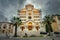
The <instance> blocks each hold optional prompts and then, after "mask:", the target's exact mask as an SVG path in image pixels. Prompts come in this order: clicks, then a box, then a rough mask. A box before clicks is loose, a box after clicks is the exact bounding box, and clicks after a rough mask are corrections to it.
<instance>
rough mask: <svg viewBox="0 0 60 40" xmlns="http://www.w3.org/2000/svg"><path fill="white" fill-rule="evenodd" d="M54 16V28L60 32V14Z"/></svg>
mask: <svg viewBox="0 0 60 40" xmlns="http://www.w3.org/2000/svg"><path fill="white" fill-rule="evenodd" d="M52 18H53V19H54V20H55V22H53V23H52V28H53V31H54V32H60V15H53V16H52Z"/></svg>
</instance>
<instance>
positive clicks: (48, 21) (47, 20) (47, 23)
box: [43, 15, 55, 35]
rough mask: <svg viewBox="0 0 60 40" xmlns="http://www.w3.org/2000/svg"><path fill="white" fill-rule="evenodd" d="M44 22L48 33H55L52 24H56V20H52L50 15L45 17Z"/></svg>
mask: <svg viewBox="0 0 60 40" xmlns="http://www.w3.org/2000/svg"><path fill="white" fill-rule="evenodd" d="M43 20H44V21H43V23H44V24H45V28H46V32H47V33H49V35H50V32H53V29H52V26H51V23H52V22H55V20H54V19H53V18H52V16H49V15H48V16H45V18H44V19H43Z"/></svg>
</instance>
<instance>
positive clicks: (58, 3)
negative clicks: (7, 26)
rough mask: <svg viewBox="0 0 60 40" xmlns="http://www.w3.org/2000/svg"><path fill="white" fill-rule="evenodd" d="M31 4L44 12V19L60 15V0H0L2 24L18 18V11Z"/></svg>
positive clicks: (0, 19)
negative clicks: (48, 16) (47, 16)
mask: <svg viewBox="0 0 60 40" xmlns="http://www.w3.org/2000/svg"><path fill="white" fill-rule="evenodd" d="M30 3H31V4H33V5H34V7H35V8H37V9H39V10H41V11H42V12H41V13H42V17H44V16H45V15H52V14H54V15H55V14H60V0H0V22H7V21H10V19H11V18H12V17H13V16H17V14H18V12H17V10H21V9H22V8H24V6H25V5H27V4H30Z"/></svg>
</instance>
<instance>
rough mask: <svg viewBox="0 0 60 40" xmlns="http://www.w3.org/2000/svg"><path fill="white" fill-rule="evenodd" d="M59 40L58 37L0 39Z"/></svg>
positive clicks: (7, 39)
mask: <svg viewBox="0 0 60 40" xmlns="http://www.w3.org/2000/svg"><path fill="white" fill-rule="evenodd" d="M52 39H54V40H60V37H24V38H20V37H12V38H7V37H0V40H52Z"/></svg>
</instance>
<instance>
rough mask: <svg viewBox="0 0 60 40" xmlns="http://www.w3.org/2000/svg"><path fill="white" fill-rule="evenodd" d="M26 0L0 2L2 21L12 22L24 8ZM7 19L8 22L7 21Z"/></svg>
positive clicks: (0, 0)
mask: <svg viewBox="0 0 60 40" xmlns="http://www.w3.org/2000/svg"><path fill="white" fill-rule="evenodd" d="M23 3H24V0H0V16H1V17H0V21H1V20H2V19H4V20H2V21H7V20H8V21H10V18H11V17H12V16H17V10H18V9H20V8H21V7H22V4H23ZM5 19H7V20H5Z"/></svg>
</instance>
